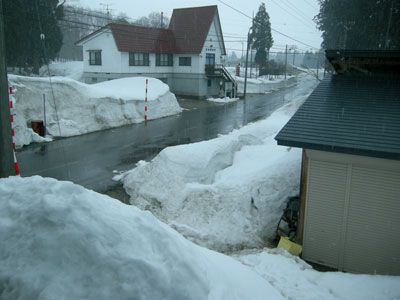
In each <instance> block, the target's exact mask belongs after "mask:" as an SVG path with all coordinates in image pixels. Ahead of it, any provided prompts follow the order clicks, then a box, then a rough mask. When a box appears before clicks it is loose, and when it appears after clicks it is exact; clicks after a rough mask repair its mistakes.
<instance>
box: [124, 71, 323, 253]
mask: <svg viewBox="0 0 400 300" xmlns="http://www.w3.org/2000/svg"><path fill="white" fill-rule="evenodd" d="M315 85H316V82H315V80H313V79H311V78H304V80H303V82H302V86H301V88H298V89H297V90H296V92H295V94H294V95H293V97H294V99H293V101H292V102H291V103H290V104H288V105H286V106H285V107H283V108H281V109H279V110H278V111H276V112H275V113H274V114H272V115H271V116H270V117H269V118H267V119H266V120H263V121H260V122H257V123H253V124H250V125H248V126H245V127H243V128H241V129H239V130H234V131H233V132H232V133H230V134H228V135H225V136H221V137H219V138H216V139H212V140H209V141H204V142H200V143H194V144H188V145H180V146H175V147H168V148H166V149H164V150H163V151H161V152H160V154H159V155H158V156H156V157H155V158H154V159H153V160H152V161H151V162H148V163H146V162H140V163H139V164H138V165H137V167H136V168H135V169H133V170H131V171H129V172H127V173H125V174H124V175H122V176H121V177H120V179H121V180H122V182H123V184H124V188H125V190H126V191H127V193H128V194H129V195H130V196H131V203H132V204H134V205H137V206H139V207H140V208H142V209H148V210H150V211H152V212H153V213H154V214H155V215H156V216H158V217H159V218H160V219H162V220H164V221H165V222H167V223H169V224H170V225H172V226H173V227H174V228H176V229H177V230H178V231H179V232H181V233H182V234H184V235H185V236H186V237H188V238H190V239H191V240H193V241H195V242H196V243H199V244H201V245H205V246H207V247H209V248H213V249H216V250H219V251H229V250H232V249H240V248H243V247H260V246H262V245H263V243H264V242H265V240H266V239H268V238H271V237H273V235H274V232H275V228H276V224H277V221H278V219H279V217H280V215H281V213H282V209H283V206H284V203H285V201H286V198H287V197H288V196H293V195H295V194H296V193H298V185H299V177H300V160H301V150H300V149H290V148H287V147H280V146H277V145H276V141H275V140H274V136H275V134H276V133H277V132H278V131H279V130H280V128H282V126H283V125H284V124H285V123H286V122H287V121H288V120H289V118H290V117H291V116H292V114H293V113H294V112H295V111H296V109H297V108H298V106H299V105H300V104H301V103H302V101H303V100H304V99H305V98H306V97H307V95H308V94H309V93H310V92H311V91H312V89H313V88H314V87H315Z"/></svg>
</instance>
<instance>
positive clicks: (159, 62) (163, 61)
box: [156, 53, 174, 67]
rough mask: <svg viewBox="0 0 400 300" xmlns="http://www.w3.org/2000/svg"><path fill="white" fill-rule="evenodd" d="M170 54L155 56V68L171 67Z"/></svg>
mask: <svg viewBox="0 0 400 300" xmlns="http://www.w3.org/2000/svg"><path fill="white" fill-rule="evenodd" d="M172 58H173V57H172V54H165V53H163V54H157V55H156V66H163V67H170V66H173V65H174V64H173V60H172Z"/></svg>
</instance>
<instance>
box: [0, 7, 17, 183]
mask: <svg viewBox="0 0 400 300" xmlns="http://www.w3.org/2000/svg"><path fill="white" fill-rule="evenodd" d="M3 22H4V18H3V0H0V127H1V128H0V177H8V176H13V175H15V173H14V153H13V148H12V137H11V122H10V102H9V98H8V80H7V64H6V47H5V44H4V24H3Z"/></svg>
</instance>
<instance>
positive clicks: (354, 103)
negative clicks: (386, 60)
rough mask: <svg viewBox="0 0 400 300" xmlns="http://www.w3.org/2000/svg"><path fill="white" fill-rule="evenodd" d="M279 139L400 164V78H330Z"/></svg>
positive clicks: (281, 132)
mask: <svg viewBox="0 0 400 300" xmlns="http://www.w3.org/2000/svg"><path fill="white" fill-rule="evenodd" d="M275 139H276V140H277V141H278V144H279V145H286V146H293V147H300V148H306V149H316V150H324V151H331V152H341V153H349V154H358V155H366V156H374V157H383V158H391V159H400V77H399V76H396V75H390V76H387V75H386V76H385V75H374V76H372V75H369V76H367V75H357V74H354V73H348V74H343V75H334V76H332V77H331V78H327V79H325V80H324V81H323V82H322V83H320V85H319V86H318V87H317V88H316V89H315V90H314V92H313V93H312V94H311V95H310V97H309V98H308V99H307V100H306V102H305V103H304V104H303V105H302V106H301V107H300V108H299V110H298V111H297V112H296V114H295V115H294V116H293V117H292V118H291V119H290V121H289V122H288V123H287V124H286V125H285V126H284V127H283V129H282V130H281V131H280V132H279V133H278V135H277V136H276V137H275Z"/></svg>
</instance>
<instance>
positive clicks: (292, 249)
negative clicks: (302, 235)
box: [278, 236, 303, 256]
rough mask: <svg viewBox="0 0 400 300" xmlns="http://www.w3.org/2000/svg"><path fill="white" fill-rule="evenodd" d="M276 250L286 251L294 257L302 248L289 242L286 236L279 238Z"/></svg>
mask: <svg viewBox="0 0 400 300" xmlns="http://www.w3.org/2000/svg"><path fill="white" fill-rule="evenodd" d="M278 248H281V249H285V250H287V251H288V252H289V253H290V254H292V255H294V256H299V255H300V253H301V251H302V250H303V247H302V246H301V245H299V244H296V243H294V242H292V241H291V240H289V239H288V238H287V237H286V236H281V239H280V240H279V244H278Z"/></svg>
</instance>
